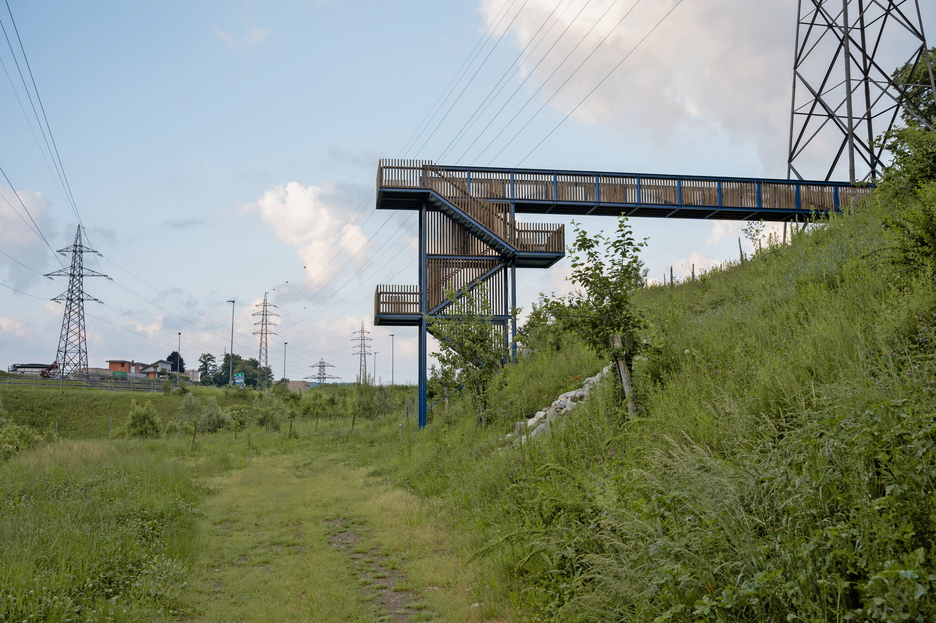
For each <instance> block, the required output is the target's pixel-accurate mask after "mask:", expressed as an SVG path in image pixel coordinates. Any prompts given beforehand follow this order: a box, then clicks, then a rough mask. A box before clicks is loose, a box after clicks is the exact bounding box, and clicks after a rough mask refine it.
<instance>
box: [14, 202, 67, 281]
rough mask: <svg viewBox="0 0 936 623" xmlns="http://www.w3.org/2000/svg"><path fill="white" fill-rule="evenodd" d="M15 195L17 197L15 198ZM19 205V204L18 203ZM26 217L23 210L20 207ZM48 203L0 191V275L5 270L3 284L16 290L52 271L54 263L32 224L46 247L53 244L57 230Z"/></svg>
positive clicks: (39, 279)
mask: <svg viewBox="0 0 936 623" xmlns="http://www.w3.org/2000/svg"><path fill="white" fill-rule="evenodd" d="M17 195H18V196H17ZM20 202H22V203H20ZM24 205H25V206H26V208H27V209H28V211H29V214H27V213H26V211H25V210H24V209H23V206H24ZM51 208H52V202H51V201H49V200H48V199H47V198H46V197H43V196H42V195H40V194H38V193H30V192H24V191H19V192H18V193H16V194H14V193H13V191H12V190H10V189H9V188H5V187H0V250H2V251H3V252H4V253H5V254H6V255H3V254H0V275H2V270H3V269H6V278H5V279H4V281H5V282H6V283H7V284H8V285H10V286H12V287H14V288H17V289H19V290H25V289H26V288H27V287H28V286H30V285H34V284H36V283H38V282H40V281H41V280H42V275H41V273H44V272H48V271H49V270H51V269H52V265H53V264H55V261H54V259H53V256H52V251H51V250H50V249H49V247H48V246H47V245H46V243H45V242H43V240H42V238H40V237H39V235H38V234H36V233H35V231H34V228H35V226H34V225H33V223H32V221H31V220H30V216H32V220H34V221H35V223H36V225H38V228H39V231H41V232H42V233H43V234H44V235H45V237H46V239H47V240H49V242H50V244H53V245H54V244H55V240H56V237H57V233H58V228H57V227H56V226H55V223H54V222H53V221H52V219H51V218H49V210H51Z"/></svg>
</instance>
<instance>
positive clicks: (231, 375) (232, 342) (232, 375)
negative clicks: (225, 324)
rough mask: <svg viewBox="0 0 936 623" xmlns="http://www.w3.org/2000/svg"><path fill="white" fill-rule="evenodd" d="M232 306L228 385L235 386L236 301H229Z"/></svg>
mask: <svg viewBox="0 0 936 623" xmlns="http://www.w3.org/2000/svg"><path fill="white" fill-rule="evenodd" d="M228 303H230V304H231V373H230V376H228V385H233V384H234V301H233V300H231V301H228Z"/></svg>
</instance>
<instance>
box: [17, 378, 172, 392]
mask: <svg viewBox="0 0 936 623" xmlns="http://www.w3.org/2000/svg"><path fill="white" fill-rule="evenodd" d="M14 387H15V388H25V389H60V390H65V389H80V390H88V389H97V390H104V391H111V392H144V393H157V392H161V391H162V382H158V381H146V382H144V381H132V380H131V381H101V380H90V379H89V380H67V379H66V380H62V379H45V378H41V377H27V378H17V377H14V376H6V377H0V389H3V388H6V389H10V388H14ZM177 387H178V386H177V385H175V384H174V383H173V385H172V389H177Z"/></svg>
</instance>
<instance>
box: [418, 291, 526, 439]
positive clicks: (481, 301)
mask: <svg viewBox="0 0 936 623" xmlns="http://www.w3.org/2000/svg"><path fill="white" fill-rule="evenodd" d="M446 298H447V299H448V300H449V301H451V305H450V306H449V307H448V309H447V310H446V314H445V316H438V317H429V318H427V323H428V325H429V329H430V331H431V332H432V334H433V335H434V336H435V337H436V339H438V340H439V353H438V354H437V355H436V359H437V360H438V362H439V365H440V366H441V367H442V373H441V376H442V377H443V378H447V379H454V380H453V381H451V382H452V383H453V384H454V383H459V384H463V385H464V386H465V387H466V388H469V389H470V391H471V394H472V396H473V398H474V401H475V405H476V407H477V409H478V418H479V421H481V422H484V413H485V411H486V410H487V390H488V386H489V385H490V383H491V381H492V380H493V379H494V377H495V376H496V375H497V372H498V371H499V370H500V369H501V367H502V366H503V364H504V362H505V361H506V360H507V357H508V355H509V351H508V347H507V344H506V343H505V340H504V333H503V332H502V330H501V329H500V328H499V327H496V326H494V324H493V323H492V320H493V317H492V314H491V312H490V303H489V300H490V299H489V297H488V293H487V285H486V284H482V285H481V286H478V287H477V288H475V289H474V290H471V291H469V290H461V291H460V292H447V293H446Z"/></svg>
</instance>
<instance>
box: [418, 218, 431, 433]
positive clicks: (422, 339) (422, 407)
mask: <svg viewBox="0 0 936 623" xmlns="http://www.w3.org/2000/svg"><path fill="white" fill-rule="evenodd" d="M427 245H428V240H426V204H425V203H424V204H423V205H422V207H421V208H419V313H420V314H421V315H422V319H421V320H420V323H419V363H418V365H419V407H418V410H417V421H418V422H419V429H420V430H422V429H423V428H425V427H426V421H427V419H428V418H427V396H426V381H427V378H426V373H427V370H426V366H427V360H426V348H427V346H428V344H427V342H428V339H427V333H428V327H427V326H426V313H428V311H429V310H428V309H427V308H426V305H427V303H426V298H427V297H426V288H427V285H428V280H427V274H426V268H427V258H426V256H427V255H428V246H427Z"/></svg>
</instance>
